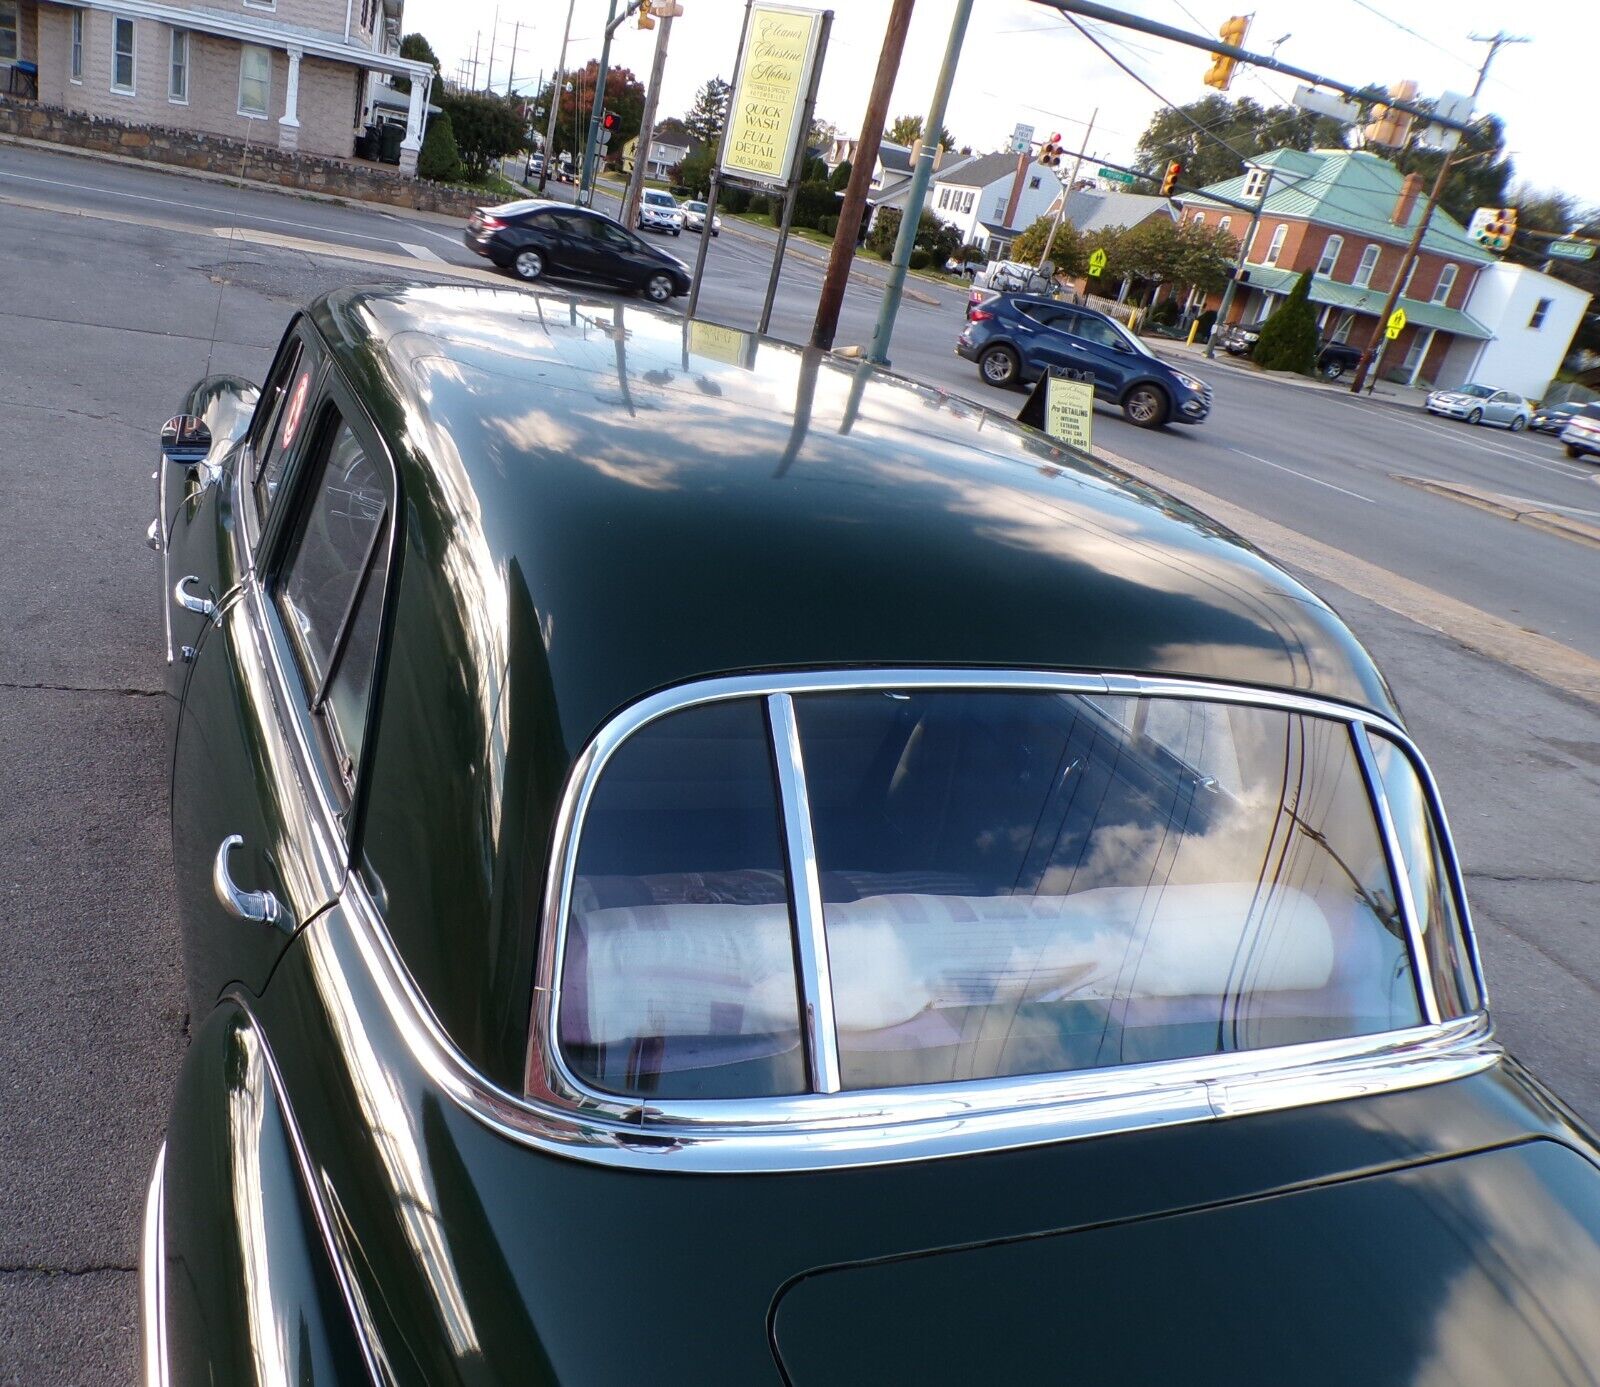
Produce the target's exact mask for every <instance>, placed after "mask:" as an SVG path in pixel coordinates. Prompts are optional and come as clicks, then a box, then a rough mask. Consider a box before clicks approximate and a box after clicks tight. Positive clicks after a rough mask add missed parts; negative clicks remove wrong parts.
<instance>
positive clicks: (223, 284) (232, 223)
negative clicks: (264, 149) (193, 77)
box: [202, 128, 251, 376]
mask: <svg viewBox="0 0 1600 1387" xmlns="http://www.w3.org/2000/svg"><path fill="white" fill-rule="evenodd" d="M250 147H251V139H250V131H249V129H248V128H247V129H246V131H245V137H244V153H243V154H242V155H241V156H240V158H239V182H238V184H237V186H236V187H235V188H234V190H233V211H232V212H231V213H230V215H229V218H228V240H227V245H226V247H225V249H224V252H223V260H222V273H221V274H219V275H218V276H217V311H216V312H215V313H214V314H213V315H212V318H211V340H210V341H209V342H207V343H206V369H205V370H204V372H202V375H203V376H209V375H210V374H211V358H212V357H213V356H214V355H215V354H216V350H217V331H218V329H219V328H220V326H221V324H222V295H223V293H224V291H225V290H226V289H227V287H228V269H229V267H230V265H231V263H232V262H231V260H230V258H229V257H230V256H231V254H232V251H233V243H234V239H235V237H236V236H237V234H238V231H239V212H240V209H241V207H242V205H243V203H244V184H245V176H246V172H247V170H248V169H249V167H250Z"/></svg>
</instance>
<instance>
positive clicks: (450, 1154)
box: [64, 287, 1600, 1387]
mask: <svg viewBox="0 0 1600 1387" xmlns="http://www.w3.org/2000/svg"><path fill="white" fill-rule="evenodd" d="M174 395H175V400H176V401H177V402H179V408H180V410H181V412H182V415H183V416H186V417H180V418H178V419H174V420H173V421H172V424H171V426H170V427H169V429H168V430H167V431H166V432H165V434H164V437H163V440H162V454H161V460H160V462H159V464H158V480H157V483H156V487H157V491H156V496H155V497H153V498H152V499H154V500H156V501H157V504H158V506H159V510H158V513H157V517H156V520H155V523H154V525H153V526H152V527H151V532H150V541H151V543H152V545H153V546H154V547H155V548H156V549H157V550H158V551H159V566H160V581H159V588H158V591H159V597H160V603H161V625H162V627H163V630H164V633H165V636H166V642H165V651H164V659H163V654H162V653H156V652H152V654H153V663H154V664H155V666H156V667H157V668H158V669H164V670H165V685H164V686H165V690H166V695H167V702H168V703H169V705H170V707H171V711H172V735H173V739H174V740H173V744H172V747H171V749H170V752H169V754H168V756H167V757H166V758H165V760H164V769H165V771H166V772H167V774H168V776H169V777H170V780H169V783H170V786H171V800H172V846H173V854H172V865H173V867H174V870H175V873H176V886H177V892H176V894H177V900H178V906H179V913H180V919H181V925H182V936H183V940H184V962H185V971H186V973H187V976H188V984H189V987H188V999H189V1000H188V1014H189V1016H190V1018H191V1020H190V1033H191V1038H190V1041H189V1044H188V1047H187V1051H186V1054H185V1056H184V1060H183V1068H182V1072H181V1075H180V1077H179V1080H178V1083H177V1086H176V1089H175V1092H174V1094H173V1101H172V1110H171V1118H170V1121H169V1123H168V1126H167V1130H166V1137H165V1141H164V1143H163V1145H162V1146H161V1148H160V1152H159V1153H157V1152H155V1151H152V1157H153V1160H152V1167H153V1169H152V1177H151V1182H150V1186H149V1195H148V1198H147V1201H146V1205H145V1210H146V1216H145V1236H144V1240H143V1256H142V1272H143V1316H144V1324H145V1331H146V1337H145V1343H146V1365H147V1368H146V1378H145V1381H147V1382H149V1383H159V1384H162V1387H201V1384H206V1385H207V1387H212V1385H217V1387H285V1385H286V1384H296V1385H297V1387H298V1385H299V1384H317V1385H318V1387H326V1385H327V1384H333V1383H339V1384H356V1383H363V1384H366V1383H372V1384H377V1383H382V1384H395V1387H409V1384H427V1387H480V1385H481V1384H496V1383H506V1384H516V1387H578V1385H579V1384H585V1385H587V1384H605V1387H610V1384H633V1383H640V1384H651V1387H654V1385H655V1384H663V1387H677V1384H694V1387H722V1385H723V1384H727V1385H728V1387H766V1384H770V1385H771V1387H881V1385H882V1384H902V1383H906V1384H916V1387H956V1384H961V1387H967V1384H975V1383H991V1382H992V1383H1001V1384H1012V1383H1031V1382H1039V1381H1055V1380H1057V1379H1061V1380H1065V1381H1069V1382H1073V1383H1077V1382H1083V1383H1089V1384H1108V1385H1109V1384H1117V1385H1118V1387H1120V1385H1121V1384H1146V1383H1158V1384H1167V1383H1174V1384H1183V1387H1254V1385H1255V1384H1280V1383H1281V1384H1285V1385H1286V1387H1287V1385H1288V1384H1293V1387H1399V1385H1400V1384H1415V1385H1416V1387H1577V1384H1579V1383H1593V1382H1594V1380H1595V1370H1596V1368H1597V1367H1600V1315H1597V1314H1596V1313H1595V1306H1596V1304H1597V1302H1600V1171H1597V1169H1596V1165H1597V1161H1600V1151H1597V1148H1596V1145H1595V1142H1594V1138H1593V1136H1592V1134H1591V1133H1589V1132H1588V1131H1586V1130H1585V1129H1584V1128H1583V1127H1582V1126H1581V1125H1580V1123H1579V1122H1578V1120H1577V1118H1576V1117H1575V1116H1574V1115H1573V1114H1572V1112H1571V1111H1569V1110H1568V1109H1567V1108H1565V1107H1563V1106H1562V1104H1561V1103H1560V1101H1559V1100H1558V1099H1557V1098H1555V1097H1554V1096H1552V1095H1551V1094H1550V1093H1549V1092H1548V1091H1547V1090H1546V1089H1545V1088H1544V1087H1542V1086H1541V1084H1540V1083H1539V1081H1538V1080H1537V1079H1536V1078H1534V1077H1533V1076H1532V1075H1530V1074H1529V1073H1528V1072H1527V1071H1526V1070H1525V1069H1523V1068H1522V1067H1521V1066H1520V1065H1518V1064H1517V1063H1516V1062H1515V1061H1514V1060H1512V1059H1511V1058H1510V1057H1508V1056H1507V1055H1506V1054H1505V1053H1504V1052H1503V1050H1502V1049H1501V1047H1500V1045H1499V1044H1498V1043H1497V1042H1496V1040H1495V1036H1494V1032H1493V1027H1492V1024H1491V1021H1490V1016H1489V1012H1488V1009H1487V1003H1486V999H1485V993H1484V989H1483V984H1482V980H1481V978H1480V975H1479V968H1478V960H1477V952H1476V949H1475V946H1474V944H1473V935H1472V928H1471V922H1470V919H1469V917H1468V913H1467V902H1466V897H1465V894H1464V890H1463V882H1462V872H1461V868H1460V864H1459V863H1458V861H1457V858H1456V854H1455V851H1454V849H1453V847H1452V845H1451V838H1450V832H1449V829H1448V827H1447V826H1446V824H1445V820H1444V816H1443V813H1442V811H1441V808H1440V804H1439V799H1438V794H1437V791H1436V789H1435V787H1434V783H1433V780H1432V778H1431V777H1430V775H1429V773H1428V770H1427V767H1426V765H1425V763H1424V762H1423V760H1422V757H1421V755H1420V753H1419V751H1418V749H1417V747H1416V746H1415V744H1414V743H1413V742H1412V740H1411V738H1410V737H1409V736H1408V735H1407V733H1406V730H1405V727H1404V724H1403V723H1402V721H1401V718H1400V714H1399V711H1398V709H1397V708H1396V707H1395V704H1394V701H1393V697H1392V694H1391V692H1390V689H1389V686H1388V684H1387V683H1386V682H1385V680H1384V679H1383V677H1382V676H1381V675H1380V673H1379V672H1378V670H1377V669H1376V667H1375V666H1374V665H1373V663H1372V661H1371V659H1370V657H1369V656H1368V655H1367V653H1366V652H1365V651H1364V650H1363V649H1362V647H1361V645H1360V644H1359V643H1358V642H1357V640H1356V639H1355V637H1354V636H1353V635H1352V633H1351V632H1350V631H1349V630H1348V629H1347V628H1346V627H1345V625H1344V624H1343V623H1342V622H1341V621H1340V620H1339V618H1338V617H1337V616H1336V615H1335V614H1334V612H1333V611H1332V609H1331V608H1329V607H1328V606H1326V605H1325V604H1324V603H1322V602H1321V601H1320V600H1318V599H1317V598H1315V597H1314V596H1313V595H1312V594H1311V593H1310V592H1308V591H1307V590H1306V589H1305V588H1304V587H1302V586H1301V585H1300V583H1299V582H1297V581H1296V580H1295V579H1294V578H1293V577H1291V576H1290V575H1289V574H1287V573H1285V572H1283V571H1282V570H1281V569H1278V568H1276V567H1275V566H1274V565H1273V564H1272V563H1271V562H1270V561H1269V560H1268V559H1267V558H1266V557H1265V556H1263V555H1262V554H1261V553H1260V552H1259V551H1258V550H1256V549H1255V548H1253V547H1252V546H1250V545H1249V544H1247V543H1245V542H1244V541H1242V540H1240V539H1239V538H1237V537H1236V536H1234V535H1232V534H1230V533H1229V532H1227V531H1226V530H1224V529H1222V528H1221V527H1220V526H1218V525H1216V524H1215V523H1213V522H1211V521H1208V520H1206V519H1205V518H1204V517H1203V516H1201V515H1200V514H1199V513H1198V512H1196V511H1194V510H1192V509H1190V508H1189V507H1188V506H1187V505H1183V504H1180V503H1179V502H1177V501H1175V500H1172V499H1171V498H1169V497H1166V496H1163V495H1161V494H1160V493H1158V492H1156V491H1154V490H1153V489H1151V488H1149V487H1147V486H1145V485H1143V484H1142V483H1140V482H1137V481H1134V480H1133V479H1131V478H1129V477H1128V476H1127V475H1126V474H1125V473H1123V472H1120V471H1118V470H1116V469H1114V468H1112V467H1109V466H1104V465H1101V464H1099V463H1097V462H1096V461H1095V460H1094V459H1093V458H1091V457H1088V456H1086V455H1084V454H1080V453H1075V452H1072V451H1071V450H1069V449H1066V448H1063V447H1060V446H1057V445H1056V444H1054V443H1052V442H1051V440H1050V439H1048V438H1047V437H1046V436H1045V435H1043V434H1042V433H1039V432H1036V431H1035V430H1033V429H1030V428H1026V427H1023V426H1021V425H1018V424H1016V423H1014V422H1012V421H1011V420H1008V419H1006V418H1004V417H1002V416H1000V415H997V414H994V413H991V412H990V411H988V410H984V409H981V408H979V407H977V406H974V405H971V404H968V403H966V402H965V401H962V400H960V399H958V398H956V397H953V396H950V395H948V394H946V393H945V392H943V391H938V390H933V389H931V388H928V387H925V386H922V385H919V384H916V383H914V382H912V381H908V380H905V379H903V378H901V377H897V376H894V375H891V374H889V373H887V372H882V371H877V370H875V369H874V368H873V367H871V366H870V365H868V364H866V363H849V362H843V361H839V360H836V359H834V358H833V357H831V356H829V355H828V354H827V353H819V352H813V351H801V350H799V349H796V348H794V347H790V346H788V345H786V344H784V343H779V342H773V341H769V340H765V339H760V338H756V337H753V336H749V335H745V334H739V333H736V332H734V331H733V330H732V329H729V328H724V327H719V326H716V325H714V324H706V323H698V322H690V323H687V324H685V323H684V322H683V321H681V320H680V319H677V318H675V317H669V316H668V315H666V314H664V313H660V312H657V311H654V310H650V309H645V308H637V307H634V306H631V305H621V304H617V303H614V302H610V303H605V304H601V305H592V304H588V303H585V302H582V301H580V300H578V299H576V298H570V299H567V300H566V301H564V302H561V303H560V304H556V303H554V302H550V303H545V302H544V301H542V300H541V299H540V298H539V297H537V296H536V295H533V294H528V293H522V292H516V291H513V290H511V289H510V288H506V289H502V290H499V291H495V290H484V289H468V288H460V287H450V288H433V287H429V288H424V289H375V288H346V289H341V290H338V291H336V292H334V293H332V294H330V295H328V296H327V297H325V298H323V299H321V300H319V301H318V302H316V303H314V304H313V305H312V306H311V307H310V309H309V310H308V311H307V312H305V313H303V314H299V315H297V316H296V317H295V319H294V321H293V322H292V323H290V325H289V328H288V331H287V332H286V333H285V335H284V338H283V341H282V344H281V346H280V347H279V350H278V354H277V358H276V360H275V362H274V364H273V365H272V367H271V369H270V370H269V372H268V373H267V376H266V379H265V383H264V385H262V386H260V387H258V386H257V385H256V384H254V383H253V382H250V381H245V380H241V379H239V378H237V377H232V376H222V377H211V378H209V379H207V380H204V381H201V382H200V383H199V384H197V385H196V386H194V387H193V388H192V389H191V390H190V391H189V392H188V394H187V395H186V396H183V395H179V394H178V393H177V392H176V391H175V392H174ZM152 576H154V575H152ZM152 586H155V584H152ZM1502 735H1504V736H1506V737H1515V736H1518V735H1520V734H1519V733H1517V732H1516V730H1515V729H1514V728H1510V727H1508V728H1507V729H1505V731H1504V732H1503V734H1502ZM1474 808H1475V810H1476V809H1477V808H1478V806H1474ZM64 908H65V907H64ZM118 1079H119V1081H123V1082H137V1081H141V1080H140V1076H138V1075H123V1076H118ZM108 1313H109V1311H108ZM1051 1363H1056V1364H1057V1365H1058V1367H1057V1368H1055V1369H1052V1368H1050V1367H1049V1365H1050V1364H1051Z"/></svg>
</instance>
